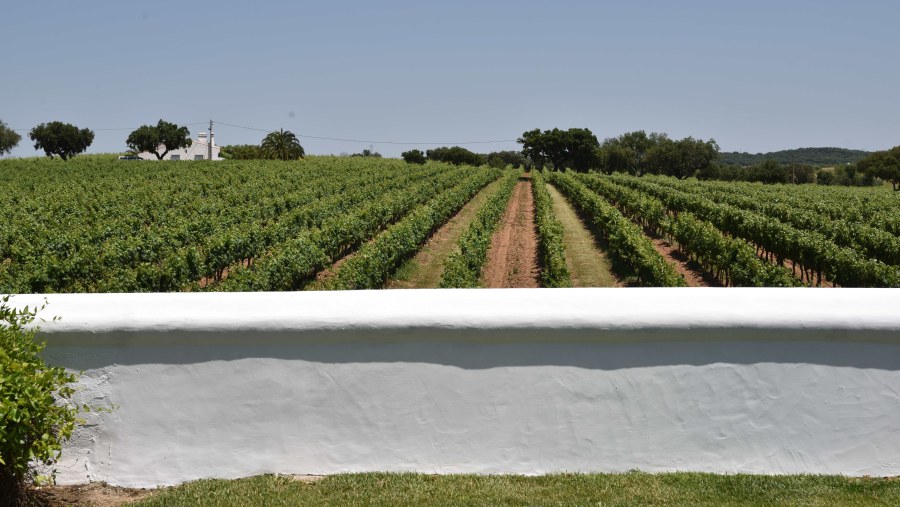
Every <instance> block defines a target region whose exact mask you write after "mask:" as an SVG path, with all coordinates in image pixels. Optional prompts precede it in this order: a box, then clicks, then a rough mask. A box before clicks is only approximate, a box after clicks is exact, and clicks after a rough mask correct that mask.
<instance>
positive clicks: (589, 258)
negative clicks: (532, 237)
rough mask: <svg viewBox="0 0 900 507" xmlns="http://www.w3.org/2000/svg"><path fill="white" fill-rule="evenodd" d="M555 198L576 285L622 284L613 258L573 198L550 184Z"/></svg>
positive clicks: (548, 187)
mask: <svg viewBox="0 0 900 507" xmlns="http://www.w3.org/2000/svg"><path fill="white" fill-rule="evenodd" d="M547 190H548V191H549V192H550V197H551V198H552V199H553V211H554V212H555V213H556V218H557V220H559V222H560V223H561V224H562V226H563V242H564V243H565V245H566V267H568V268H569V275H570V276H571V277H572V286H573V287H616V286H618V285H620V283H619V280H618V278H616V276H615V275H614V274H613V268H612V266H611V264H610V261H609V258H608V257H606V254H604V253H603V251H602V250H600V248H599V247H598V246H597V241H596V239H595V238H594V235H593V234H591V231H589V230H588V229H587V227H585V225H584V223H583V222H582V221H581V219H580V218H579V217H578V213H577V212H576V211H575V209H574V208H573V207H572V205H571V204H569V201H567V200H566V198H565V197H563V195H562V194H561V193H560V192H559V190H557V189H556V188H554V187H553V185H547Z"/></svg>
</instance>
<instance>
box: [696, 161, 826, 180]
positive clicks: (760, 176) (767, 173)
mask: <svg viewBox="0 0 900 507" xmlns="http://www.w3.org/2000/svg"><path fill="white" fill-rule="evenodd" d="M697 178H698V179H701V180H723V181H755V182H759V183H767V184H773V183H793V184H797V185H799V184H803V183H813V182H814V181H815V178H816V169H815V168H814V167H813V166H811V165H809V164H789V165H782V164H779V163H778V162H776V161H774V160H771V159H769V160H765V161H763V162H762V163H760V164H758V165H755V166H751V167H738V166H727V165H717V164H710V165H709V166H707V167H704V168H702V169H700V171H699V172H698V173H697Z"/></svg>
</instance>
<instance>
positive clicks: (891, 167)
mask: <svg viewBox="0 0 900 507" xmlns="http://www.w3.org/2000/svg"><path fill="white" fill-rule="evenodd" d="M857 167H858V168H859V169H860V170H862V171H864V172H866V173H867V174H870V175H872V176H874V177H876V178H881V179H882V180H885V181H890V182H891V186H892V187H893V188H894V191H900V146H894V147H893V148H891V149H889V150H885V151H876V152H875V153H872V154H871V155H869V156H868V157H866V158H864V159H862V160H860V161H859V164H857Z"/></svg>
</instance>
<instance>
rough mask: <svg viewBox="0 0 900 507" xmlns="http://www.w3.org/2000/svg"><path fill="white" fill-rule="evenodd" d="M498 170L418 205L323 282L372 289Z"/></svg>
mask: <svg viewBox="0 0 900 507" xmlns="http://www.w3.org/2000/svg"><path fill="white" fill-rule="evenodd" d="M498 177H500V172H499V171H490V172H476V173H474V174H472V176H470V177H468V178H467V179H465V180H463V182H462V183H461V184H460V185H457V186H456V187H454V188H452V189H450V190H449V191H446V192H444V193H443V194H440V195H438V196H437V197H435V198H434V199H432V200H431V201H430V202H428V203H427V204H425V205H423V206H420V207H419V208H417V209H416V210H415V211H413V212H412V213H410V214H409V215H407V216H406V218H404V219H403V220H401V221H399V222H397V223H396V224H394V225H392V226H391V227H389V228H388V229H387V230H386V231H384V232H383V233H381V234H379V235H378V236H377V237H376V238H375V239H374V240H373V241H372V242H370V243H366V244H365V245H364V246H363V247H362V248H360V249H359V250H358V251H357V252H356V254H355V255H354V256H353V257H351V258H350V259H349V260H347V262H345V263H344V264H342V265H341V267H340V268H339V269H338V271H337V274H336V275H335V277H334V278H332V279H331V280H330V282H329V283H328V284H327V285H326V288H327V289H330V290H348V289H374V288H378V287H381V286H382V284H384V282H385V281H386V280H387V279H388V278H389V277H390V276H391V275H392V274H393V273H394V271H396V270H397V268H398V267H400V264H401V263H402V262H403V261H404V260H406V259H407V258H409V257H410V256H411V255H412V254H414V253H415V252H416V251H418V249H419V248H420V247H421V246H422V244H423V243H425V241H426V240H427V239H428V238H429V237H430V236H431V235H432V234H434V232H435V231H437V229H438V228H439V227H440V226H441V225H443V224H444V223H445V222H446V221H447V220H449V219H450V217H452V216H453V215H454V214H455V213H456V212H458V211H459V210H460V209H461V208H462V207H463V206H465V204H466V203H467V202H469V200H470V199H471V198H472V197H473V196H474V195H475V194H476V193H478V191H479V190H481V189H482V188H484V186H485V185H487V184H488V183H490V182H491V181H494V180H496V179H497V178H498Z"/></svg>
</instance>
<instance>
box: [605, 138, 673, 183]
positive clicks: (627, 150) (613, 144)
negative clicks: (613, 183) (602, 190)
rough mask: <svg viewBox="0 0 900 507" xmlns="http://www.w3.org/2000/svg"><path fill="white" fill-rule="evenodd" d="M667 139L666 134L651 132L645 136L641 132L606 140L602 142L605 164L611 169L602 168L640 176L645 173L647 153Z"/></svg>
mask: <svg viewBox="0 0 900 507" xmlns="http://www.w3.org/2000/svg"><path fill="white" fill-rule="evenodd" d="M667 139H668V136H667V135H666V134H662V133H658V132H651V133H650V135H647V133H646V132H644V131H643V130H636V131H634V132H627V133H625V134H622V135H620V136H619V137H616V138H612V139H607V140H605V141H604V142H603V147H604V149H605V150H606V153H604V155H605V156H606V162H608V163H611V164H613V168H606V167H604V169H605V170H606V171H607V172H616V171H617V172H627V173H631V174H633V175H635V176H640V175H642V174H644V173H645V172H647V162H646V158H647V152H648V151H650V150H651V149H652V148H653V147H655V146H657V145H659V144H660V143H661V142H663V141H664V140H667ZM616 148H619V149H616Z"/></svg>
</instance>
